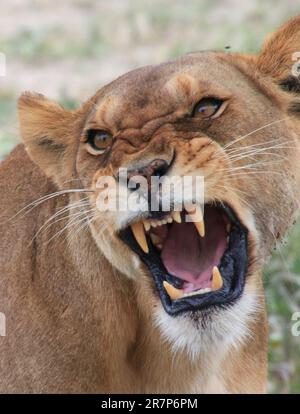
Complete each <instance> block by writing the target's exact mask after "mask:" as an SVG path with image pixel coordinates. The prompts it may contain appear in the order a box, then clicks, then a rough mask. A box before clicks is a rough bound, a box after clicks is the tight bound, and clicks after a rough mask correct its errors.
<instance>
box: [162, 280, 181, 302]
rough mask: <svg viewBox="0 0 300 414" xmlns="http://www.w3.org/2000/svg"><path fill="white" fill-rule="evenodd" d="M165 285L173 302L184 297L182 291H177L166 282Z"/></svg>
mask: <svg viewBox="0 0 300 414" xmlns="http://www.w3.org/2000/svg"><path fill="white" fill-rule="evenodd" d="M163 285H164V288H165V289H166V291H167V294H168V295H169V296H170V298H171V299H172V300H176V299H179V298H181V296H182V295H183V291H182V289H177V288H176V287H174V286H172V285H171V284H170V283H168V282H167V281H166V280H164V281H163Z"/></svg>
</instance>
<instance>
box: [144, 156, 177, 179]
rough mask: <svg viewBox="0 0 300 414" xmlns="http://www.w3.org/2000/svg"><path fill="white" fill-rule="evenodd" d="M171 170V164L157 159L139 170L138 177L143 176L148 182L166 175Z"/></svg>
mask: <svg viewBox="0 0 300 414" xmlns="http://www.w3.org/2000/svg"><path fill="white" fill-rule="evenodd" d="M168 168H169V164H168V163H167V161H165V160H161V159H156V160H153V161H151V162H150V163H149V164H147V165H145V166H143V167H142V168H139V169H138V175H141V176H143V177H145V178H147V180H149V179H150V178H151V177H161V176H163V175H165V174H166V172H167V170H168Z"/></svg>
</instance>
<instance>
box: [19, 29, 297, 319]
mask: <svg viewBox="0 0 300 414" xmlns="http://www.w3.org/2000/svg"><path fill="white" fill-rule="evenodd" d="M274 36H275V35H274ZM271 41H272V42H273V50H272V51H271V50H269V54H268V53H267V48H268V45H266V47H265V49H264V50H263V52H262V53H261V55H259V56H258V57H248V56H241V55H233V54H223V53H217V52H202V53H193V54H189V55H187V56H185V57H183V58H181V59H179V60H176V61H173V62H168V63H166V64H162V65H159V66H150V67H146V68H142V69H138V70H135V71H133V72H130V73H128V74H126V75H124V76H122V77H121V78H119V79H117V80H116V81H114V82H112V83H111V84H109V85H108V86H106V87H104V88H103V89H101V90H100V91H99V92H98V93H97V94H96V95H95V96H94V97H93V98H92V99H91V100H90V101H89V102H87V103H86V104H85V105H84V106H83V107H82V108H80V109H79V110H78V111H75V112H72V113H71V112H68V111H66V110H64V109H62V108H61V107H59V106H57V105H55V104H53V103H49V101H47V100H45V99H44V98H42V97H37V96H33V95H23V96H22V97H21V100H20V120H21V128H22V133H23V138H24V141H25V144H26V146H27V148H28V152H29V154H30V155H31V157H32V158H33V159H34V160H35V161H36V162H37V163H38V164H39V165H40V166H41V167H42V168H43V170H44V171H45V172H46V174H47V175H49V176H50V177H51V178H52V179H54V180H55V181H56V182H57V183H58V185H59V186H60V187H63V186H64V185H65V184H63V183H65V182H66V181H70V180H71V179H72V178H74V177H76V179H80V182H81V183H82V185H83V186H84V188H87V189H89V190H92V191H91V192H90V193H88V194H87V199H88V206H87V207H86V208H87V217H88V220H89V226H90V230H91V233H92V235H93V238H94V240H95V241H96V243H97V245H98V247H99V249H100V251H101V252H102V253H104V255H105V256H106V258H107V259H108V260H109V261H110V263H111V265H112V266H113V267H114V268H116V269H118V270H119V271H120V272H122V274H123V275H124V277H128V278H131V279H132V280H134V281H135V283H136V284H137V286H139V289H140V290H141V291H144V293H143V294H142V295H143V297H147V300H149V301H150V302H151V304H152V305H153V306H159V307H160V306H161V305H162V307H163V309H164V312H165V313H166V314H167V315H169V316H171V317H172V318H173V317H176V316H178V315H181V316H184V317H189V318H191V319H192V320H201V318H203V315H206V317H207V315H210V314H211V315H215V316H214V317H215V318H217V317H218V315H220V314H222V313H225V311H226V309H230V311H231V312H232V310H233V309H235V307H236V308H237V309H238V307H239V306H241V303H243V300H244V299H243V298H245V297H246V296H247V295H248V296H249V294H250V293H251V294H253V295H255V294H257V296H260V289H261V282H260V271H261V268H262V265H263V263H264V260H265V259H266V257H267V256H268V255H269V253H270V251H271V248H272V247H273V245H274V243H275V242H276V241H277V240H279V239H281V238H282V236H283V235H284V234H285V232H286V230H287V228H288V227H289V225H290V224H291V223H292V221H293V220H294V218H295V215H296V214H297V212H298V203H299V196H298V191H297V189H298V183H299V168H298V166H297V165H298V161H297V160H298V156H299V154H298V151H299V144H298V136H297V128H298V126H297V122H298V121H297V119H296V118H294V117H293V114H292V112H291V111H292V110H293V109H291V108H292V107H291V102H292V99H294V98H292V97H291V96H290V94H289V93H287V92H284V91H282V90H281V89H280V88H279V86H278V83H279V80H278V79H277V78H276V76H277V72H276V74H275V72H274V75H273V74H272V68H270V65H271V62H273V61H272V59H273V57H272V54H273V53H276V50H277V49H278V50H281V48H280V45H279V46H278V47H277V49H276V42H275V43H274V39H273V40H272V39H271V40H270V42H271ZM268 59H269V62H270V65H269V66H268V65H267V64H266V61H267V60H268ZM266 68H268V70H267V69H266ZM282 74H284V73H283V72H282V73H281V74H280V75H281V76H282ZM280 80H281V81H282V79H280ZM28 108H29V109H30V110H29V109H28ZM293 108H294V109H295V104H293ZM28 113H30V116H28ZM38 124H42V125H43V128H45V129H46V130H47V131H45V133H42V137H41V129H42V128H41V127H37V125H38ZM45 137H46V139H45ZM59 137H60V138H59ZM33 138H36V139H33ZM54 141H55V142H54ZM49 154H51V156H50V155H49ZM58 165H59V167H58ZM124 169H126V171H127V173H128V174H129V177H130V178H133V180H134V181H136V182H137V184H138V179H139V177H142V178H143V179H145V180H146V183H147V185H146V189H145V187H143V188H142V191H139V190H141V189H140V187H139V186H138V185H137V186H136V187H134V188H131V189H130V190H129V191H128V193H127V195H126V197H131V199H135V200H136V201H137V200H138V201H139V204H138V208H136V209H130V208H128V209H125V210H122V211H121V210H120V209H118V208H116V209H113V211H112V209H110V210H108V211H102V210H101V211H100V209H99V204H98V201H99V199H104V198H105V197H106V196H107V195H108V194H112V193H113V192H114V190H115V188H116V186H117V185H121V187H122V185H123V186H124V182H123V183H121V184H120V171H123V170H124ZM185 176H189V177H194V178H195V177H203V182H204V199H203V200H201V203H200V201H199V200H195V199H194V198H193V197H191V196H186V195H185V194H183V195H182V196H181V199H180V196H178V194H177V193H176V194H166V193H165V192H163V191H161V190H160V189H159V188H156V192H155V191H154V196H155V199H156V201H157V202H158V205H159V208H158V209H156V210H153V209H151V205H150V204H151V203H150V201H149V197H148V199H146V197H141V194H144V195H145V194H147V195H149V193H150V190H151V192H153V191H152V190H153V184H152V181H151V179H152V178H153V177H156V178H165V177H167V178H169V179H172V178H174V179H175V178H176V180H178V179H180V178H182V179H183V177H185ZM107 177H109V180H108V181H107V185H106V186H103V185H102V183H103V179H104V178H105V179H106V178H107ZM176 180H175V181H174V182H177V181H176ZM127 182H128V181H126V184H127ZM99 183H100V184H99ZM192 186H195V184H192ZM119 188H120V187H119ZM193 189H195V188H193ZM104 194H105V197H104ZM114 194H115V193H114ZM103 197H104V198H103ZM114 197H115V201H116V203H117V204H118V202H119V201H120V199H121V195H120V193H118V194H117V195H115V196H114ZM167 198H168V203H169V209H167V210H166V209H162V208H161V206H162V205H163V204H164V201H165V200H166V199H167ZM178 202H181V204H182V208H181V209H179V210H178V209H175V205H176V203H178ZM246 313H247V310H245V314H246Z"/></svg>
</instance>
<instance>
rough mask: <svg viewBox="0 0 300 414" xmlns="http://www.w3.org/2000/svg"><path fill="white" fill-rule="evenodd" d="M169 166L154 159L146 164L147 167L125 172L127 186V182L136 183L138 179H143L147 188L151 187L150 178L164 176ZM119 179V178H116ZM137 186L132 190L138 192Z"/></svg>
mask: <svg viewBox="0 0 300 414" xmlns="http://www.w3.org/2000/svg"><path fill="white" fill-rule="evenodd" d="M168 168H169V164H168V163H167V161H165V160H162V159H155V160H153V161H151V162H150V163H148V164H147V165H144V166H142V167H139V168H136V169H129V170H128V171H127V184H128V183H129V181H130V180H131V181H135V177H136V182H137V183H138V182H139V181H138V177H144V178H146V180H147V183H148V188H149V189H150V187H151V177H162V176H163V175H165V174H166V172H167V171H168ZM118 178H119V179H120V176H119V177H118ZM138 189H139V185H137V186H136V187H135V188H134V189H133V190H138Z"/></svg>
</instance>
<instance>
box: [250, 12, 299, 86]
mask: <svg viewBox="0 0 300 414" xmlns="http://www.w3.org/2000/svg"><path fill="white" fill-rule="evenodd" d="M299 62H300V16H296V17H294V18H292V19H291V20H289V21H288V22H286V23H285V24H284V25H283V26H281V27H280V28H279V29H278V30H277V31H276V32H274V33H272V34H271V35H269V36H268V38H267V39H266V41H265V43H264V45H263V47H262V50H261V52H260V54H259V55H258V57H257V61H256V67H257V69H258V70H259V72H260V73H262V74H263V75H267V76H270V77H272V78H273V79H274V80H275V82H276V83H278V84H279V85H280V86H281V87H282V88H283V89H285V90H288V91H294V92H300V78H299V76H298V75H300V72H299V69H298V64H299Z"/></svg>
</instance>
